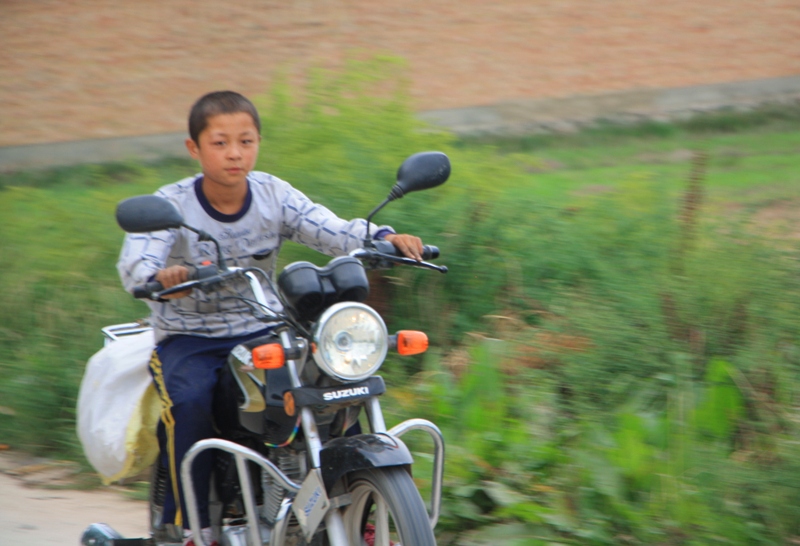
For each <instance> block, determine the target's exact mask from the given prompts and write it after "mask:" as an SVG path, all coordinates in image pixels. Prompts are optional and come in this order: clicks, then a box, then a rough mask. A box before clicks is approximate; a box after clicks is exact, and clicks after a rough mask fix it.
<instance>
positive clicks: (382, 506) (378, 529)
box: [372, 495, 391, 546]
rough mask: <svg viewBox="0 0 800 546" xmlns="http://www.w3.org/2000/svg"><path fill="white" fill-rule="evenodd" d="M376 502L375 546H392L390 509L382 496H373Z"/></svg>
mask: <svg viewBox="0 0 800 546" xmlns="http://www.w3.org/2000/svg"><path fill="white" fill-rule="evenodd" d="M372 498H373V501H375V546H391V541H390V540H389V531H390V530H389V507H388V506H387V505H386V501H385V500H383V497H381V496H380V495H373V497H372Z"/></svg>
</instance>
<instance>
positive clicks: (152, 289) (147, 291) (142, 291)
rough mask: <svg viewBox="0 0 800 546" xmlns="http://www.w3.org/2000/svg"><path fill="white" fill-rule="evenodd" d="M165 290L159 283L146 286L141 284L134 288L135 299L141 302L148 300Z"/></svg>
mask: <svg viewBox="0 0 800 546" xmlns="http://www.w3.org/2000/svg"><path fill="white" fill-rule="evenodd" d="M162 290H164V286H163V285H162V284H161V283H160V282H158V281H150V282H148V283H145V284H140V285H139V286H135V287H134V288H133V291H132V293H133V297H134V298H136V299H139V300H148V299H150V296H152V295H153V294H154V293H156V292H161V291H162Z"/></svg>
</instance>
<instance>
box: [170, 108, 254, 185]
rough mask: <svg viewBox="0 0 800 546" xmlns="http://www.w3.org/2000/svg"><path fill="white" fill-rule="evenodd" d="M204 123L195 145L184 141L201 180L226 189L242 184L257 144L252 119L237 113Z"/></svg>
mask: <svg viewBox="0 0 800 546" xmlns="http://www.w3.org/2000/svg"><path fill="white" fill-rule="evenodd" d="M207 123H208V124H207V125H206V128H205V129H203V132H202V133H200V136H199V138H198V140H199V142H195V141H193V140H192V139H190V138H189V139H186V147H187V148H188V149H189V153H190V154H191V156H192V157H193V158H195V159H196V160H198V161H199V162H200V166H201V167H202V169H203V177H204V180H208V182H210V183H212V184H218V185H220V186H224V187H228V188H234V187H237V186H240V185H241V184H246V178H247V173H249V172H250V171H251V170H253V167H254V166H255V164H256V159H257V158H258V145H259V143H260V142H261V136H260V135H259V134H258V130H257V129H256V125H255V123H254V122H253V118H251V117H250V114H247V113H245V112H237V113H235V114H219V115H216V116H211V117H210V118H208V121H207Z"/></svg>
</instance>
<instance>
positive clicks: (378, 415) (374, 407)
mask: <svg viewBox="0 0 800 546" xmlns="http://www.w3.org/2000/svg"><path fill="white" fill-rule="evenodd" d="M364 409H366V410H367V418H368V419H369V427H370V431H371V432H372V433H378V432H386V421H384V420H383V410H382V409H381V403H380V401H378V397H377V396H372V397H370V398H367V401H366V403H365V404H364Z"/></svg>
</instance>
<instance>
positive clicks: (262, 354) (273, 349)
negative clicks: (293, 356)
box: [252, 343, 286, 370]
mask: <svg viewBox="0 0 800 546" xmlns="http://www.w3.org/2000/svg"><path fill="white" fill-rule="evenodd" d="M252 355H253V366H255V367H256V368H258V369H260V370H276V369H278V368H282V367H283V364H284V363H285V362H286V357H285V355H284V353H283V347H282V346H281V344H280V343H270V344H268V345H259V346H258V347H256V348H255V349H253V351H252Z"/></svg>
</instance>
